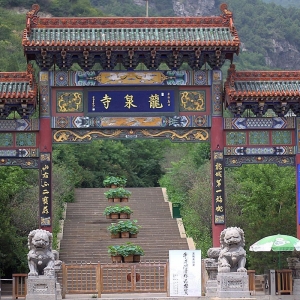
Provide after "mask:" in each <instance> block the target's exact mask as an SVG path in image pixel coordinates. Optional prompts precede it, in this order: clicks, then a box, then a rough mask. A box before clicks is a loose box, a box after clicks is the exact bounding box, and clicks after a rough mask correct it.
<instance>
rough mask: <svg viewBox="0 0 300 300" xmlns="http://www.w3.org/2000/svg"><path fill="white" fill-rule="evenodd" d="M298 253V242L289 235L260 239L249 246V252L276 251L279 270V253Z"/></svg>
mask: <svg viewBox="0 0 300 300" xmlns="http://www.w3.org/2000/svg"><path fill="white" fill-rule="evenodd" d="M295 249H296V250H297V251H300V240H298V239H297V238H295V237H293V236H290V235H283V234H276V235H270V236H266V237H264V238H262V239H261V240H259V241H257V242H256V243H254V244H253V245H251V246H250V249H249V250H250V251H255V252H263V251H265V252H269V251H278V252H279V253H278V257H279V263H278V264H279V269H280V252H281V251H293V250H295Z"/></svg>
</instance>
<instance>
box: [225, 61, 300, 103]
mask: <svg viewBox="0 0 300 300" xmlns="http://www.w3.org/2000/svg"><path fill="white" fill-rule="evenodd" d="M299 95H300V71H252V72H249V71H236V70H235V67H234V65H231V67H230V69H229V71H228V77H227V81H226V83H225V95H224V96H225V100H226V102H227V103H229V102H231V101H233V100H234V101H243V100H247V98H253V97H254V98H255V97H256V98H260V99H261V100H263V98H265V100H267V98H274V97H277V99H278V98H285V99H286V98H288V97H295V96H298V97H299Z"/></svg>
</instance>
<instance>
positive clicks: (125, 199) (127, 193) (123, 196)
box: [120, 188, 131, 202]
mask: <svg viewBox="0 0 300 300" xmlns="http://www.w3.org/2000/svg"><path fill="white" fill-rule="evenodd" d="M130 196H131V192H130V191H128V190H126V189H124V188H123V189H122V190H120V198H121V202H128V199H129V197H130Z"/></svg>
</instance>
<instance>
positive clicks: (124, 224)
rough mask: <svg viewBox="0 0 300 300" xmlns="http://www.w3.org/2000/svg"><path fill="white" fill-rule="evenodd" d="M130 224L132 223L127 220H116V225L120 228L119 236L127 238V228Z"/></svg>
mask: <svg viewBox="0 0 300 300" xmlns="http://www.w3.org/2000/svg"><path fill="white" fill-rule="evenodd" d="M131 225H132V222H131V221H129V220H126V221H119V222H118V227H119V230H120V236H121V238H129V236H130V233H129V230H130V228H131Z"/></svg>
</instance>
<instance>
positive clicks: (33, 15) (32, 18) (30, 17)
mask: <svg viewBox="0 0 300 300" xmlns="http://www.w3.org/2000/svg"><path fill="white" fill-rule="evenodd" d="M31 8H32V9H31V10H30V11H29V12H28V13H27V14H26V18H27V20H26V30H27V33H29V32H30V29H31V24H32V23H34V24H37V23H38V16H37V13H38V12H39V10H40V6H39V5H38V4H33V5H32V7H31Z"/></svg>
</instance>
